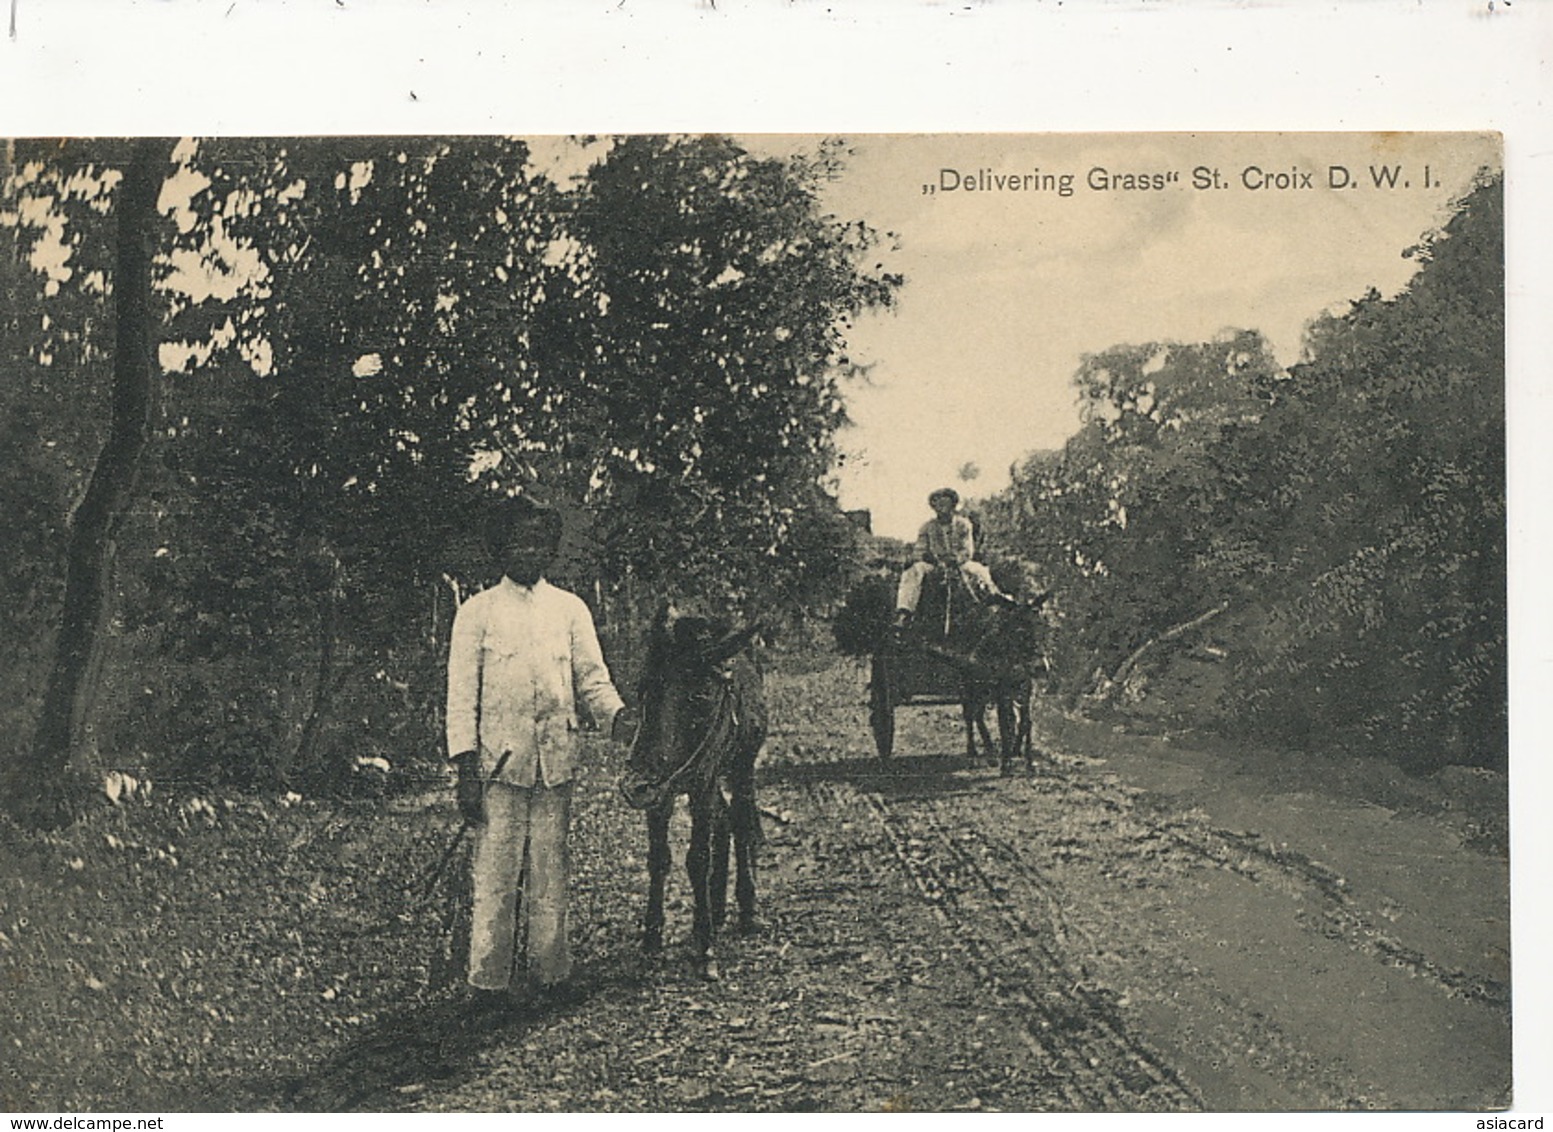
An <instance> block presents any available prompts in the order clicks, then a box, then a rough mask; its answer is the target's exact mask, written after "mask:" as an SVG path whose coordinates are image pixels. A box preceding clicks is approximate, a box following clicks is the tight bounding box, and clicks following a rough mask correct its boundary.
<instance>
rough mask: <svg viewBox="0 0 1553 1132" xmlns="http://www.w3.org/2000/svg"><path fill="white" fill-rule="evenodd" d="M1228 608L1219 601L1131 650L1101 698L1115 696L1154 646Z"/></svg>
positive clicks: (1195, 627) (1207, 620) (1174, 637)
mask: <svg viewBox="0 0 1553 1132" xmlns="http://www.w3.org/2000/svg"><path fill="white" fill-rule="evenodd" d="M1228 608H1229V602H1227V601H1221V602H1220V603H1219V604H1218V605H1216V606H1214V607H1213V608H1212V609H1210V610H1208V612H1206V613H1199V614H1198V615H1197V616H1196V617H1193V618H1192V619H1191V620H1190V621H1183V622H1181V624H1179V625H1176V626H1174V627H1173V628H1170V629H1166V630H1165V631H1164V632H1163V633H1161V634H1160V635H1159V636H1157V637H1151V638H1149V639H1148V640H1147V641H1144V642H1143V644H1142V645H1140V646H1139V647H1138V648H1137V649H1135V650H1133V653H1132V655H1131V656H1129V657H1128V658H1127V659H1126V660H1124V661H1122V663H1121V667H1120V668H1118V669H1117V670H1116V672H1115V673H1114V674H1113V675H1112V676H1111V678H1110V680H1109V681H1108V682H1107V684H1106V687H1105V691H1104V696H1103V698H1105V699H1110V698H1112V697H1113V696H1115V695H1116V694H1117V692H1118V690H1119V689H1120V688H1121V687H1122V686H1123V685H1124V684H1125V683H1126V682H1127V677H1129V676H1131V675H1132V673H1133V670H1134V669H1136V668H1137V667H1138V662H1139V661H1140V660H1142V659H1143V657H1144V654H1146V653H1147V652H1148V651H1149V650H1150V649H1152V648H1154V647H1155V646H1156V645H1162V644H1164V643H1165V642H1167V641H1173V640H1175V639H1176V638H1177V637H1183V636H1185V635H1186V634H1187V633H1190V632H1191V631H1192V630H1193V629H1197V628H1200V627H1201V626H1203V625H1206V624H1207V623H1208V622H1209V621H1212V620H1213V619H1214V618H1215V617H1217V616H1218V615H1219V614H1221V613H1223V612H1224V611H1225V610H1226V609H1228Z"/></svg>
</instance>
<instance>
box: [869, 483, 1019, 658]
mask: <svg viewBox="0 0 1553 1132" xmlns="http://www.w3.org/2000/svg"><path fill="white" fill-rule="evenodd" d="M927 501H928V506H929V507H931V508H932V509H933V518H931V519H929V520H928V521H927V522H926V523H924V524H922V529H921V530H920V531H918V532H917V561H916V562H913V563H912V564H911V565H910V566H908V567H906V569H905V570H904V571H903V572H902V573H901V580H900V587H899V588H898V589H897V590H896V593H895V627H896V628H897V629H904V628H905V627H906V626H907V625H909V624H911V620H912V618H913V617H914V616H915V614H916V612H917V604H918V602H919V601H921V599H922V583H923V582H925V581H927V579H928V578H929V577H930V576H931V575H932V574H933V572H934V571H935V570H938V569H940V568H943V569H944V570H945V571H947V570H950V569H957V570H958V571H959V574H960V577H961V578H963V579H964V581H965V584H966V586H967V587H968V588H969V589H970V591H971V593H973V594H975V595H977V596H978V597H980V598H983V599H985V600H996V601H1005V602H1006V601H1011V600H1012V599H1011V598H1009V597H1008V596H1007V595H1006V594H1004V593H1002V592H1001V591H1000V590H999V589H998V587H997V583H995V582H994V581H993V580H992V573H991V571H990V570H988V569H987V564H986V563H985V562H978V561H977V560H976V557H975V555H976V530H975V527H974V526H972V524H971V520H970V518H969V517H968V516H966V515H963V514H961V513H960V511H959V507H960V494H959V492H957V491H955V490H954V488H952V487H941V488H939V489H938V490H937V491H935V492H933V494H931V495H929V496H928V497H927Z"/></svg>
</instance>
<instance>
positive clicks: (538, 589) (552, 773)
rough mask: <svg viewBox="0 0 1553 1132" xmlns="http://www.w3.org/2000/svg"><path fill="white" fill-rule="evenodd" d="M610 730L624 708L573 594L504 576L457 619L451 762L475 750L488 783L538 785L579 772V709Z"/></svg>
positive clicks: (451, 657) (451, 663)
mask: <svg viewBox="0 0 1553 1132" xmlns="http://www.w3.org/2000/svg"><path fill="white" fill-rule="evenodd" d="M578 701H581V703H582V704H583V706H584V707H585V708H586V709H587V712H588V716H589V718H591V719H592V720H593V722H594V723H596V724H597V725H598V726H599V727H601V728H607V727H608V726H609V725H610V724H611V723H612V722H613V721H614V718H615V713H616V712H618V711H619V710H620V708H621V706H622V703H621V699H620V693H619V692H617V691H616V690H615V685H614V683H613V682H612V681H611V680H610V676H609V669H608V668H607V667H606V666H605V664H604V654H603V651H602V650H601V649H600V648H599V639H598V634H597V632H595V630H594V628H593V615H592V614H591V613H589V612H588V607H587V606H586V605H585V604H583V601H582V599H581V598H580V597H578V596H577V595H576V594H572V593H568V592H567V591H565V590H563V589H558V588H557V587H555V586H552V585H551V584H550V583H549V582H546V581H544V580H543V579H541V580H540V581H539V582H537V583H536V584H535V585H533V586H532V587H530V586H520V585H518V584H517V583H516V582H514V581H513V580H512V579H511V578H503V579H502V580H501V581H500V582H498V583H497V584H496V585H494V586H492V587H491V588H490V589H488V590H484V591H482V592H480V593H478V594H476V595H475V596H474V597H472V598H470V599H469V600H468V601H466V602H464V604H463V605H461V606H459V609H458V614H457V615H456V616H455V617H454V618H453V642H452V647H451V649H450V651H449V654H448V720H447V738H448V754H449V755H456V754H459V753H460V752H462V751H470V750H475V749H478V750H479V752H480V771H481V774H482V776H484V777H487V778H489V777H491V775H492V773H493V772H494V770H495V768H496V765H497V763H498V761H500V759H501V757H502V755H503V754H504V753H506V752H509V751H510V752H511V754H510V755H509V756H508V758H507V762H506V764H505V765H504V766H503V767H502V771H501V774H500V775H499V776H497V777H496V779H495V781H497V782H505V783H508V784H510V785H513V786H533V785H534V783H535V781H536V779H537V778H538V776H540V775H541V774H542V775H543V781H544V783H545V784H546V785H548V786H558V785H560V784H561V783H563V782H570V781H571V780H572V779H573V778H574V777H575V776H576V773H577V703H578Z"/></svg>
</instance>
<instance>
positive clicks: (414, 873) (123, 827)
mask: <svg viewBox="0 0 1553 1132" xmlns="http://www.w3.org/2000/svg"><path fill="white" fill-rule="evenodd" d="M422 808H423V802H422V800H420V799H414V798H404V799H399V800H387V801H384V800H373V801H345V802H320V801H314V800H311V799H303V798H298V797H296V796H295V795H291V796H284V797H275V796H273V795H271V796H256V795H237V794H232V793H221V792H218V793H205V794H201V795H184V796H169V795H168V794H165V793H157V794H153V795H152V796H151V797H150V798H147V799H138V798H136V799H131V800H128V801H122V802H121V803H120V804H116V805H110V804H108V803H107V802H106V800H104V802H103V804H101V805H99V806H97V807H95V808H93V809H92V810H91V812H89V813H88V815H87V816H86V817H84V818H83V819H82V820H80V821H78V822H77V823H75V824H74V825H72V826H70V827H68V828H66V829H64V830H62V831H59V832H53V833H36V832H31V831H25V830H22V829H19V828H17V827H16V826H14V825H12V824H9V823H6V824H0V856H3V857H4V858H5V859H6V860H7V862H8V864H7V866H6V867H5V868H4V870H3V873H0V986H4V988H5V994H4V1003H3V1006H0V1048H3V1049H4V1051H5V1052H4V1055H3V1057H0V1061H3V1063H4V1064H5V1067H6V1068H5V1069H4V1070H3V1071H0V1108H5V1109H8V1110H10V1111H13V1112H26V1111H29V1110H32V1111H76V1112H83V1111H94V1110H95V1111H124V1110H131V1109H145V1110H152V1111H154V1110H157V1109H163V1110H184V1111H190V1110H213V1111H214V1110H249V1109H254V1108H259V1107H264V1106H265V1103H266V1102H265V1098H266V1097H267V1096H270V1095H272V1093H273V1081H274V1080H276V1079H280V1078H283V1077H285V1076H286V1075H287V1074H288V1073H292V1072H295V1070H296V1068H297V1064H298V1057H299V1055H300V1054H301V1053H302V1052H304V1051H308V1050H311V1049H313V1048H315V1047H317V1046H319V1045H320V1044H321V1043H326V1042H328V1041H329V1040H330V1039H332V1038H338V1037H339V1036H340V1035H342V1034H347V1033H349V1032H350V1031H351V1030H353V1029H354V1028H356V1027H359V1026H361V1025H364V1024H365V1023H367V1022H369V1021H370V1020H371V1019H372V1017H373V1016H374V1015H375V1014H376V1013H378V1012H380V1011H382V1010H384V1009H388V1008H390V1007H396V1008H397V1007H402V1006H403V1005H404V1003H405V1002H406V1001H414V1000H418V999H425V998H427V997H430V996H435V995H436V994H438V993H440V992H438V991H437V990H436V989H435V986H434V983H435V981H436V980H435V979H434V978H433V975H434V974H435V973H436V972H435V967H436V955H437V951H438V948H439V946H440V920H441V915H442V912H443V907H442V901H441V900H436V901H433V902H419V903H417V902H415V901H413V900H411V899H410V896H409V894H411V893H414V892H416V891H417V890H418V889H419V888H420V884H418V883H417V878H418V877H419V878H424V877H425V875H426V874H427V872H428V871H429V870H430V868H431V867H432V865H431V863H432V861H433V860H434V859H435V857H436V855H438V854H439V853H440V851H441V846H442V845H443V844H444V843H445V841H446V838H447V835H448V833H447V831H448V830H449V828H450V827H451V825H452V811H451V807H448V808H447V810H446V817H445V819H444V820H428V818H427V816H426V815H425V814H424V813H423V812H422ZM438 817H439V818H440V817H442V815H441V814H440V813H439V814H438ZM451 872H452V873H453V875H454V877H456V876H457V870H456V869H455V870H451Z"/></svg>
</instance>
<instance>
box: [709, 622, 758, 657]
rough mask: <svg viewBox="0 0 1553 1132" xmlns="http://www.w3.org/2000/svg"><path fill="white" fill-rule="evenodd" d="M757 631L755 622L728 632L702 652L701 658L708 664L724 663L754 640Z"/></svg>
mask: <svg viewBox="0 0 1553 1132" xmlns="http://www.w3.org/2000/svg"><path fill="white" fill-rule="evenodd" d="M759 632H760V626H759V625H758V624H756V625H749V626H746V627H745V628H743V629H739V630H737V631H736V632H732V633H729V634H728V635H727V636H726V637H724V638H723V639H722V640H720V641H717V642H716V643H715V644H713V645H711V646H710V647H709V648H708V649H707V650H706V652H705V653H703V654H702V657H701V659H702V660H704V661H705V662H706V663H707V664H708V665H710V666H715V665H719V664H726V663H727V662H728V661H730V660H732V659H733V658H734V657H736V656H738V655H739V654H740V653H741V652H743V651H744V650H745V649H746V648H747V647H748V646H749V643H750V641H752V640H754V638H755V634H757V633H759Z"/></svg>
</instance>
